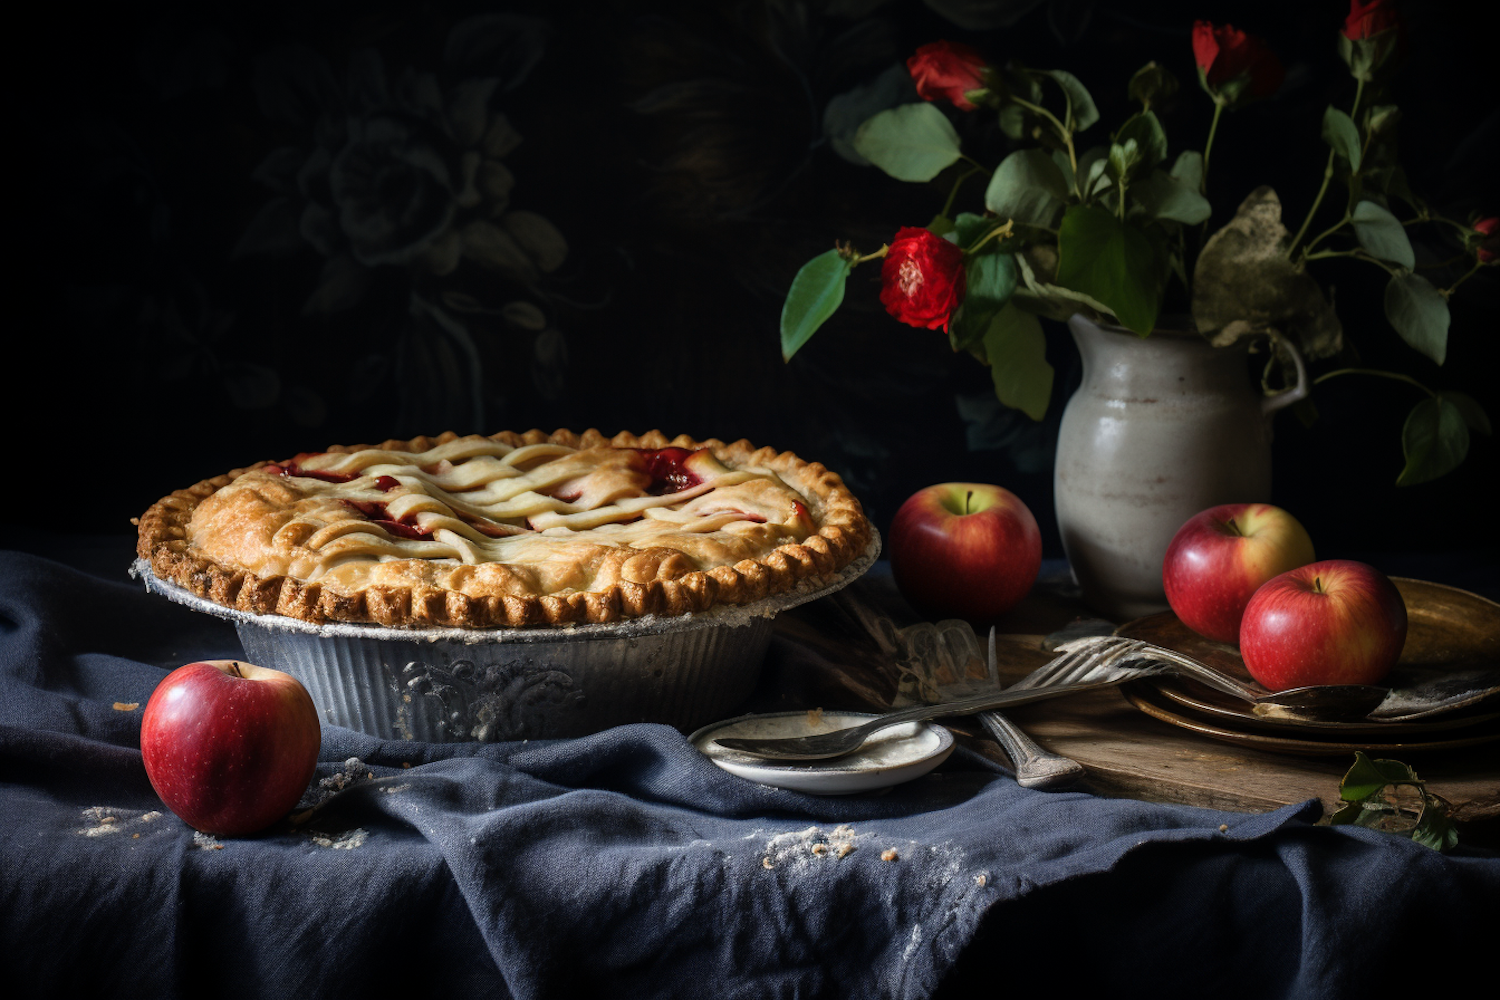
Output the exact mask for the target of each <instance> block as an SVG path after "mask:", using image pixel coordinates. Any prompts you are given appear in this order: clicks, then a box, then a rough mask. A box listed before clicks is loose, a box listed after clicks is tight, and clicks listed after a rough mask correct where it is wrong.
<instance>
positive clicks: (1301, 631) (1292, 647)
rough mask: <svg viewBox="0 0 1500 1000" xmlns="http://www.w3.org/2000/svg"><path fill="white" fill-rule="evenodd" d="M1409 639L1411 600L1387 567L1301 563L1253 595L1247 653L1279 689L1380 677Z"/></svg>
mask: <svg viewBox="0 0 1500 1000" xmlns="http://www.w3.org/2000/svg"><path fill="white" fill-rule="evenodd" d="M1405 643H1406V602H1405V601H1403V600H1402V599H1401V593H1400V591H1398V590H1397V589H1396V585H1395V584H1393V583H1391V581H1390V578H1389V577H1387V576H1386V575H1385V574H1384V573H1382V572H1380V570H1378V569H1376V568H1375V567H1373V566H1367V565H1365V564H1364V563H1361V562H1354V561H1352V560H1349V559H1330V560H1327V561H1326V562H1318V563H1312V564H1310V565H1307V566H1299V567H1297V568H1296V569H1294V570H1290V571H1288V572H1286V573H1282V574H1281V575H1280V576H1278V577H1276V578H1274V579H1272V580H1270V581H1268V582H1267V583H1266V584H1265V586H1263V587H1261V588H1260V589H1259V590H1257V591H1256V592H1255V596H1254V597H1252V598H1250V605H1249V607H1247V608H1245V620H1244V622H1243V623H1242V624H1241V625H1240V655H1241V656H1243V657H1244V658H1245V668H1246V669H1247V670H1249V671H1250V676H1251V677H1254V678H1255V679H1256V680H1258V681H1260V683H1261V684H1263V685H1264V686H1266V687H1267V688H1269V689H1271V690H1272V691H1284V690H1286V689H1287V688H1292V687H1301V686H1303V685H1304V684H1377V683H1379V682H1380V680H1381V678H1383V677H1385V675H1386V674H1387V673H1389V672H1390V669H1391V667H1393V666H1395V665H1396V660H1397V658H1399V657H1400V656H1401V647H1402V646H1403V645H1405Z"/></svg>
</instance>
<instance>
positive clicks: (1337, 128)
mask: <svg viewBox="0 0 1500 1000" xmlns="http://www.w3.org/2000/svg"><path fill="white" fill-rule="evenodd" d="M1323 141H1324V142H1326V143H1328V145H1330V146H1332V147H1333V151H1334V152H1335V153H1337V154H1338V155H1339V156H1342V157H1343V158H1344V159H1345V160H1346V161H1347V162H1348V164H1349V169H1350V170H1352V171H1354V172H1355V173H1359V161H1360V147H1359V129H1357V128H1355V127H1354V119H1352V118H1350V117H1349V116H1348V115H1346V114H1344V113H1343V112H1342V111H1340V110H1339V109H1338V108H1336V107H1334V106H1333V105H1332V104H1330V105H1328V110H1327V111H1325V112H1323ZM1408 266H1410V265H1408Z"/></svg>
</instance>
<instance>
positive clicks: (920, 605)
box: [889, 483, 1042, 621]
mask: <svg viewBox="0 0 1500 1000" xmlns="http://www.w3.org/2000/svg"><path fill="white" fill-rule="evenodd" d="M889 546H890V556H891V572H892V574H893V575H894V576H895V578H896V586H897V587H898V588H900V590H901V595H902V596H903V597H905V598H906V600H907V602H908V603H910V604H911V606H912V607H913V608H915V609H916V610H917V611H919V612H920V613H921V614H923V615H925V616H927V617H928V618H929V619H933V620H937V619H941V618H967V619H970V620H974V621H984V620H989V619H992V618H996V617H999V616H1000V615H1002V614H1004V613H1005V612H1006V611H1007V610H1009V609H1010V608H1011V606H1012V605H1014V604H1015V603H1016V602H1017V601H1019V600H1020V599H1021V598H1023V597H1025V596H1026V593H1027V591H1029V590H1031V585H1032V584H1033V583H1035V582H1036V575H1037V571H1038V570H1040V569H1041V566H1042V534H1041V532H1040V531H1038V530H1037V526H1036V518H1034V517H1032V515H1031V510H1030V509H1029V508H1028V507H1027V506H1026V504H1025V503H1023V502H1022V501H1021V499H1020V498H1019V497H1017V496H1016V495H1015V494H1014V493H1012V492H1010V491H1009V490H1007V489H1003V488H1001V487H999V486H991V485H988V484H985V483H942V484H939V485H937V486H929V487H927V488H926V489H924V490H918V491H917V492H916V493H914V494H912V495H911V496H910V497H909V498H908V499H907V501H906V502H905V503H904V504H902V505H901V509H900V510H898V511H896V518H895V520H894V521H893V522H892V523H891V537H890V542H889Z"/></svg>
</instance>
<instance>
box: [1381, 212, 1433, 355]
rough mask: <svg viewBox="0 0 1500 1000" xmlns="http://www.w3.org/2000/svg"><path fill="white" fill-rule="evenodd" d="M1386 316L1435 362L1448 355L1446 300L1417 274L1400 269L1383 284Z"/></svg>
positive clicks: (1414, 345) (1403, 334) (1403, 337)
mask: <svg viewBox="0 0 1500 1000" xmlns="http://www.w3.org/2000/svg"><path fill="white" fill-rule="evenodd" d="M1361 204H1369V203H1368V202H1361ZM1385 317H1386V319H1388V320H1390V321H1391V326H1394V327H1395V328H1396V332H1397V333H1399V334H1401V339H1402V340H1404V341H1406V342H1407V343H1408V344H1410V345H1411V346H1412V347H1414V348H1416V349H1417V350H1419V351H1421V352H1422V353H1423V354H1425V355H1427V356H1428V357H1429V358H1431V359H1432V360H1434V361H1436V362H1437V363H1438V364H1442V363H1443V360H1444V358H1446V357H1447V356H1448V323H1449V321H1450V317H1449V313H1448V300H1447V299H1445V298H1443V296H1442V293H1441V292H1439V291H1438V290H1437V289H1436V288H1434V287H1432V282H1430V281H1428V280H1427V279H1426V278H1424V277H1422V276H1421V275H1420V274H1417V273H1416V272H1414V271H1402V272H1400V273H1398V274H1396V275H1393V276H1392V277H1391V280H1390V281H1388V282H1387V283H1386V286H1385Z"/></svg>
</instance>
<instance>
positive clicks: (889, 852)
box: [880, 847, 901, 861]
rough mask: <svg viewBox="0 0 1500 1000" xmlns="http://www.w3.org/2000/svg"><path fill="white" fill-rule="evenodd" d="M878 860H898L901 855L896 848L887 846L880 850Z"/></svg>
mask: <svg viewBox="0 0 1500 1000" xmlns="http://www.w3.org/2000/svg"><path fill="white" fill-rule="evenodd" d="M880 860H881V861H900V860H901V855H899V854H897V853H896V849H895V848H894V847H887V848H886V849H885V850H883V851H881V852H880Z"/></svg>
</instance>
